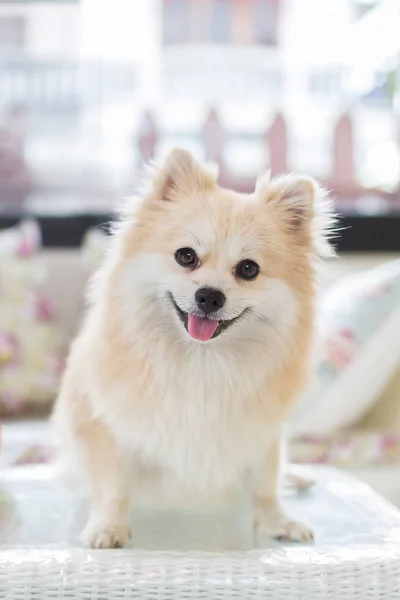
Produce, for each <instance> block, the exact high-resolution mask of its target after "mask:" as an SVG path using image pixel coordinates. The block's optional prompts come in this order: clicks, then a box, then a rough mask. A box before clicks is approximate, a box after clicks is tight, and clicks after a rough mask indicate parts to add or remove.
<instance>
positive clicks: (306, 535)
mask: <svg viewBox="0 0 400 600" xmlns="http://www.w3.org/2000/svg"><path fill="white" fill-rule="evenodd" d="M254 528H255V530H256V532H257V533H258V534H259V535H261V536H267V537H269V538H274V539H278V540H285V541H290V542H312V541H313V540H314V533H313V531H312V529H311V527H310V526H309V525H308V524H307V523H302V522H301V521H295V520H293V519H291V518H290V517H289V516H288V515H286V514H285V513H284V512H281V511H268V512H265V513H263V514H262V515H257V517H256V518H255V521H254Z"/></svg>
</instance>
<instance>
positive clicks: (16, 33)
mask: <svg viewBox="0 0 400 600" xmlns="http://www.w3.org/2000/svg"><path fill="white" fill-rule="evenodd" d="M24 38H25V21H24V19H22V18H19V17H0V53H2V52H20V51H21V50H23V48H24Z"/></svg>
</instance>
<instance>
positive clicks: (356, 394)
mask: <svg viewBox="0 0 400 600" xmlns="http://www.w3.org/2000/svg"><path fill="white" fill-rule="evenodd" d="M317 331H318V340H317V351H318V357H319V363H318V366H317V370H316V376H315V378H314V381H313V382H312V385H311V386H310V388H309V389H308V390H307V392H306V393H305V394H304V396H303V397H302V398H301V401H300V402H299V404H298V406H297V407H296V409H295V411H294V413H293V416H292V422H291V424H290V433H291V435H293V436H299V435H317V436H318V435H324V436H328V435H331V434H332V433H334V432H336V431H337V430H339V429H342V428H343V427H347V426H350V425H353V424H354V423H356V422H357V421H358V420H359V419H360V418H361V417H362V416H363V415H364V414H365V413H366V412H367V411H368V410H369V409H370V408H371V407H372V406H373V405H374V403H375V401H376V399H377V397H378V396H379V394H381V392H382V391H383V390H384V388H385V387H386V385H387V383H388V382H389V380H390V378H391V377H392V375H393V374H394V372H395V370H396V368H397V366H398V365H399V364H400V260H396V261H392V262H390V263H386V264H384V265H382V266H379V267H376V268H374V269H371V270H368V271H363V272H361V273H357V274H353V275H351V276H350V277H346V278H345V279H343V280H341V281H340V282H339V283H338V284H336V285H335V286H333V287H332V288H330V289H328V290H327V292H325V294H324V296H323V298H322V302H321V306H320V313H319V318H318V328H317Z"/></svg>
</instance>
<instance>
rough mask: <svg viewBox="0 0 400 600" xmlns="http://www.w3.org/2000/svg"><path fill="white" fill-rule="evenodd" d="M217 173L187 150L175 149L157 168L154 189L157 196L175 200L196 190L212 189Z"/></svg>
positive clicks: (162, 198)
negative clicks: (204, 165) (206, 167)
mask: <svg viewBox="0 0 400 600" xmlns="http://www.w3.org/2000/svg"><path fill="white" fill-rule="evenodd" d="M215 184H216V174H215V173H213V172H212V171H211V170H210V171H208V170H207V169H205V168H203V167H202V166H201V165H199V163H198V162H197V161H196V160H195V159H194V158H193V157H192V155H191V154H189V152H187V151H186V150H181V149H175V150H172V152H170V154H169V155H168V156H167V158H166V159H165V161H164V163H163V164H162V165H161V167H160V168H158V169H157V170H156V173H155V175H154V178H153V190H154V192H155V194H156V196H157V198H159V199H161V200H166V201H169V202H171V201H172V202H173V201H175V200H177V199H178V197H179V196H181V195H182V194H183V195H189V194H191V193H193V192H194V191H207V190H212V189H213V188H214V187H215Z"/></svg>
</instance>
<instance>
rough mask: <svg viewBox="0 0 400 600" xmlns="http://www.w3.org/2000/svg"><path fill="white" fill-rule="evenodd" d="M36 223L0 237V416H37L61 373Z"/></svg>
mask: <svg viewBox="0 0 400 600" xmlns="http://www.w3.org/2000/svg"><path fill="white" fill-rule="evenodd" d="M39 249H40V231H39V227H38V225H37V223H36V222H34V221H29V220H28V221H24V222H22V223H21V224H20V225H19V226H17V227H14V228H11V229H8V230H5V231H1V232H0V414H2V415H5V414H7V415H15V414H21V413H24V412H26V411H28V412H32V411H40V412H41V411H42V410H43V409H45V408H48V406H49V404H50V403H51V401H52V400H53V399H54V397H55V394H56V391H57V386H58V381H59V376H60V373H61V368H62V351H61V333H60V330H59V327H58V325H57V322H56V320H55V317H54V313H53V307H52V305H51V303H50V302H49V299H48V297H47V295H46V293H45V286H46V270H45V267H44V263H43V262H42V261H41V259H40V255H39Z"/></svg>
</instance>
